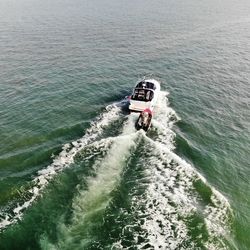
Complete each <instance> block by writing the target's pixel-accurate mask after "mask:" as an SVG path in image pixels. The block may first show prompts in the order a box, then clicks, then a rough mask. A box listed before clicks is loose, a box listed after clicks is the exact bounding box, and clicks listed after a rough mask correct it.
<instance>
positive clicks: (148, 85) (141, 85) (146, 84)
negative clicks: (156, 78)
mask: <svg viewBox="0 0 250 250" xmlns="http://www.w3.org/2000/svg"><path fill="white" fill-rule="evenodd" d="M135 88H146V89H152V90H155V89H156V86H155V85H154V84H153V83H152V82H146V81H141V82H139V83H138V84H137V85H136V87H135Z"/></svg>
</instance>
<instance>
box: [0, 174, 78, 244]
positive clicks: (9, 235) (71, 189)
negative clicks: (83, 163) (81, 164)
mask: <svg viewBox="0 0 250 250" xmlns="http://www.w3.org/2000/svg"><path fill="white" fill-rule="evenodd" d="M77 183H79V177H78V176H77V174H76V173H74V172H72V171H67V170H66V171H65V172H64V173H62V174H61V175H60V176H58V177H57V178H56V179H55V180H54V182H52V183H51V184H50V185H48V188H47V189H46V191H45V192H44V194H43V196H42V197H41V198H39V199H38V200H37V202H36V203H35V204H34V206H32V208H30V209H29V210H28V211H27V212H26V213H25V214H24V218H23V220H22V221H21V222H19V223H18V224H13V225H12V226H10V227H9V228H8V229H6V230H5V231H4V233H2V234H1V235H0V248H1V249H40V245H39V239H40V237H41V235H43V234H44V233H46V234H47V235H49V237H50V239H51V241H55V240H56V239H57V233H56V232H57V227H58V222H59V221H60V220H61V218H62V216H67V213H70V210H71V200H72V197H73V195H74V193H75V192H76V191H77V189H76V188H77Z"/></svg>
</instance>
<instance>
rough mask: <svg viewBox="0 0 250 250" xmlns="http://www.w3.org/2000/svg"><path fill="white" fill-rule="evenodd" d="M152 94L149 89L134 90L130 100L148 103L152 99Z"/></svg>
mask: <svg viewBox="0 0 250 250" xmlns="http://www.w3.org/2000/svg"><path fill="white" fill-rule="evenodd" d="M153 97H154V92H153V91H152V90H151V89H143V88H135V90H134V93H133V95H132V96H131V99H132V100H136V101H143V102H149V101H151V100H152V99H153Z"/></svg>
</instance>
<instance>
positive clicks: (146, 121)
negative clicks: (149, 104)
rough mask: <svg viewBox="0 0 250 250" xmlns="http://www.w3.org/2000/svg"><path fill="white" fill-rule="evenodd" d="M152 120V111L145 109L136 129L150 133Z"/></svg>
mask: <svg viewBox="0 0 250 250" xmlns="http://www.w3.org/2000/svg"><path fill="white" fill-rule="evenodd" d="M151 120H152V111H151V110H150V109H144V110H143V111H142V112H141V114H140V116H139V118H138V119H137V121H136V124H135V127H136V129H137V130H139V129H143V130H145V131H148V129H149V127H150V125H151Z"/></svg>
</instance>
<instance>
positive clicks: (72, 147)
mask: <svg viewBox="0 0 250 250" xmlns="http://www.w3.org/2000/svg"><path fill="white" fill-rule="evenodd" d="M119 115H120V108H118V107H117V106H116V105H109V106H107V107H106V112H105V113H103V114H101V115H100V116H99V117H98V118H97V120H96V121H94V122H92V123H91V127H90V128H89V129H87V131H86V134H85V135H84V136H83V137H82V138H81V139H79V140H76V141H73V142H71V143H70V144H65V145H64V146H63V148H62V151H61V153H60V154H59V155H58V156H57V157H56V158H55V159H54V160H53V162H52V164H50V165H49V166H47V167H46V168H45V169H43V170H40V171H38V175H37V177H35V178H34V179H33V181H32V186H33V187H32V188H30V189H29V190H28V191H27V192H28V193H30V194H31V198H30V199H29V200H27V201H25V202H24V203H22V204H18V205H17V206H16V207H15V208H14V209H13V212H12V213H11V214H10V213H7V212H6V213H2V214H1V217H2V218H3V219H1V220H0V231H1V230H3V229H4V228H6V227H7V226H8V225H11V224H13V223H15V222H17V221H18V220H20V219H21V217H22V215H23V212H24V211H25V209H27V208H28V207H29V206H31V204H32V203H33V202H34V200H35V199H36V198H37V197H38V196H40V195H41V192H42V190H43V189H44V188H45V187H46V186H47V184H48V183H49V181H50V180H52V179H53V178H54V176H55V175H56V174H57V173H59V172H61V171H62V170H63V169H65V168H66V167H69V166H70V165H71V164H72V163H74V157H75V155H76V154H77V153H79V152H80V151H81V150H82V149H83V148H84V147H86V146H87V145H88V144H89V143H91V142H93V141H95V140H96V139H97V138H98V136H100V135H101V134H102V132H103V129H104V128H105V127H107V126H108V125H109V124H110V123H112V122H113V121H115V120H116V119H118V118H119Z"/></svg>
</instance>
